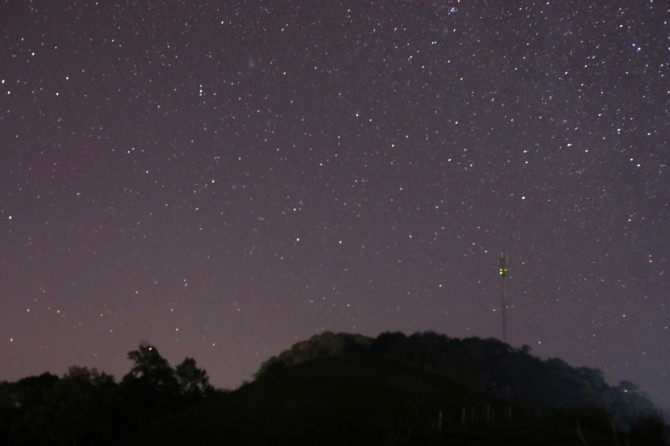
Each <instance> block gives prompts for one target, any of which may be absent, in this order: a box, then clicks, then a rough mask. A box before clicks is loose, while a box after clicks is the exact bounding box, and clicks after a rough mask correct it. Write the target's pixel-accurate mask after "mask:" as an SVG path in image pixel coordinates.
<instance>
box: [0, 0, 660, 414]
mask: <svg viewBox="0 0 670 446" xmlns="http://www.w3.org/2000/svg"><path fill="white" fill-rule="evenodd" d="M669 20H670V8H669V7H668V3H666V2H664V1H660V0H648V1H643V0H637V1H630V0H625V1H624V0H618V1H614V0H612V1H595V0H593V1H583V0H561V1H558V0H554V1H534V0H525V1H514V2H508V1H493V0H472V1H470V0H467V1H466V0H444V1H418V0H417V1H409V0H408V1H398V0H393V1H391V0H390V1H381V0H379V1H372V0H366V1H361V0H351V1H345V0H334V1H326V0H321V1H316V0H293V1H290V0H283V1H279V0H277V1H270V0H248V1H244V0H239V1H232V0H230V1H218V2H217V1H190V0H188V1H186V0H185V1H183V2H177V1H170V0H168V1H160V2H159V1H139V0H138V1H133V0H119V1H114V2H112V1H98V2H96V1H73V0H58V1H53V0H32V1H28V0H4V1H1V2H0V25H1V29H2V35H1V40H0V93H1V96H0V151H1V152H0V167H1V168H0V304H1V305H0V358H2V361H1V365H0V379H7V380H16V379H19V378H21V377H24V376H28V375H35V374H40V373H42V372H44V371H50V372H52V373H57V374H62V373H64V372H66V370H67V368H68V366H71V365H75V364H77V365H82V366H89V367H97V368H98V369H99V370H101V371H105V372H108V373H112V374H114V375H115V376H116V377H117V378H120V377H121V376H122V375H123V374H125V373H127V372H128V371H129V370H130V366H131V363H130V361H129V360H128V359H127V358H126V353H127V352H128V351H130V350H133V349H135V348H136V347H137V345H138V343H139V342H140V341H142V340H145V341H148V342H150V343H152V344H154V345H156V346H157V347H158V348H159V350H160V352H161V354H162V355H163V356H165V357H166V358H167V359H168V360H169V361H170V362H171V363H172V364H173V365H175V364H177V363H178V362H181V360H182V359H183V358H184V357H185V356H190V357H194V358H195V359H196V361H197V362H198V365H199V366H201V367H203V368H205V369H206V370H207V371H208V372H209V374H210V377H211V380H212V383H213V384H215V385H217V386H223V387H228V388H233V387H235V386H237V385H239V384H240V382H242V380H248V379H251V377H252V374H253V373H254V372H255V371H256V370H257V369H258V366H259V365H260V363H261V362H262V361H264V360H266V359H267V358H269V357H270V356H272V355H276V354H278V353H279V352H280V351H282V350H284V349H285V348H288V347H290V346H291V345H292V344H293V343H294V342H296V341H299V340H303V339H306V338H309V337H310V336H312V335H314V334H316V333H319V332H321V331H324V330H331V331H335V332H339V331H345V332H354V333H361V334H365V335H369V336H377V335H378V334H379V333H381V332H383V331H389V330H390V331H395V330H401V331H403V332H405V333H407V334H409V333H413V332H416V331H424V330H435V331H438V332H440V333H444V334H446V335H448V336H450V337H468V336H479V337H484V338H486V337H496V338H502V328H501V327H502V323H501V288H500V284H501V279H500V276H499V275H498V257H499V254H500V252H501V251H504V252H505V253H506V254H507V256H508V262H507V264H508V268H509V273H508V276H507V277H506V278H505V279H504V280H505V285H504V286H505V299H506V301H507V304H508V308H507V311H506V315H507V321H508V328H507V340H508V342H509V343H510V344H511V345H512V346H514V347H516V348H518V347H521V346H522V345H524V344H527V345H529V346H530V347H531V348H532V352H533V353H534V354H536V355H539V356H540V357H542V358H548V357H560V358H562V359H564V360H566V361H567V362H568V363H570V364H572V365H575V366H581V365H586V366H590V367H597V368H600V369H601V370H603V371H604V372H605V375H606V377H607V379H608V381H609V382H610V383H611V384H613V385H616V384H618V382H619V381H620V380H623V379H625V380H630V381H633V382H634V383H636V384H638V385H639V386H640V387H641V388H642V390H644V391H646V392H648V393H649V394H650V396H651V397H652V398H653V399H654V401H655V402H657V403H659V404H661V405H663V406H670V390H668V389H670V375H669V369H670V353H669V350H670V349H669V347H670V271H668V268H670V265H669V264H668V260H669V254H670V169H669V167H668V163H669V162H670V148H669V146H668V144H669V143H668V141H669V140H670V37H669V36H670V22H669Z"/></svg>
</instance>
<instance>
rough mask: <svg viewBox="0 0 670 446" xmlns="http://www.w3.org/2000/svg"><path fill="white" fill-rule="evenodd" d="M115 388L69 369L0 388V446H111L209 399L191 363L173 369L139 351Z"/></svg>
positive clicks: (95, 375) (106, 378) (107, 378)
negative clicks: (0, 445)
mask: <svg viewBox="0 0 670 446" xmlns="http://www.w3.org/2000/svg"><path fill="white" fill-rule="evenodd" d="M128 358H129V359H130V360H131V361H133V366H132V368H131V370H130V372H128V374H126V375H125V376H123V378H122V379H121V381H120V382H116V381H115V379H114V377H113V376H111V375H108V374H105V373H101V372H98V371H97V370H96V369H88V368H85V367H76V366H75V367H71V368H70V369H69V371H68V373H66V374H65V375H64V376H62V377H58V376H56V375H53V374H51V373H44V374H42V375H39V376H31V377H27V378H23V379H20V380H19V381H16V382H2V383H0V444H2V445H7V446H10V445H32V446H38V445H89V444H90V445H110V444H118V443H119V442H120V441H121V439H122V438H124V437H126V436H128V435H132V434H133V433H134V432H135V431H137V430H138V429H140V428H142V427H143V426H145V425H147V424H149V423H152V422H154V421H155V420H160V419H161V418H163V417H165V416H166V415H172V414H175V413H177V412H179V411H182V410H184V409H186V408H188V407H191V406H193V405H195V404H197V403H198V402H200V401H202V400H204V399H205V398H207V397H208V396H211V395H213V394H214V393H215V392H216V391H215V389H214V388H213V387H212V386H211V385H210V384H209V378H208V376H207V372H206V371H205V370H203V369H200V368H198V367H197V365H196V362H195V360H194V359H192V358H186V359H184V360H183V361H182V362H181V363H180V364H179V365H177V366H176V367H175V368H172V367H171V366H170V364H169V363H168V361H167V360H166V359H165V358H163V357H162V356H161V355H160V353H159V352H158V350H157V349H156V348H155V347H153V346H151V345H149V344H147V343H142V344H140V346H139V348H138V349H137V350H133V351H131V352H129V353H128Z"/></svg>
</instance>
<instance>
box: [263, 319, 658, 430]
mask: <svg viewBox="0 0 670 446" xmlns="http://www.w3.org/2000/svg"><path fill="white" fill-rule="evenodd" d="M352 353H354V354H355V353H372V354H378V355H383V356H388V357H391V358H394V359H397V360H400V361H403V362H405V363H408V364H411V365H414V366H416V367H420V368H422V369H424V370H428V371H431V372H434V373H437V374H439V375H442V376H445V377H447V378H450V379H452V380H454V381H456V382H458V383H461V384H463V385H465V386H467V387H468V388H470V389H473V390H476V391H480V392H484V393H486V394H490V395H494V396H496V397H499V398H502V399H504V400H506V401H509V402H511V403H513V404H515V405H516V406H517V407H520V408H525V409H527V411H528V412H535V413H541V412H542V411H543V410H544V409H552V410H553V411H554V412H553V413H556V411H557V410H564V411H572V412H575V411H585V412H588V413H590V414H595V416H598V417H601V418H606V419H607V420H609V421H611V422H613V423H614V424H615V425H616V427H617V428H618V429H620V430H621V431H623V432H631V431H633V433H639V434H644V435H645V436H650V437H654V438H662V437H663V436H664V435H666V430H667V427H666V426H665V423H664V420H663V417H662V414H661V413H660V411H659V410H658V409H657V408H656V407H655V406H654V404H653V403H652V402H651V400H650V399H649V397H648V396H647V395H646V394H645V393H644V392H642V391H640V389H639V388H638V387H637V386H635V384H633V383H631V382H628V381H622V382H621V383H619V385H618V386H610V385H609V384H608V383H607V382H606V381H605V377H604V375H603V373H602V371H600V370H598V369H594V368H589V367H572V366H570V365H569V364H567V363H566V362H565V361H563V360H561V359H558V358H551V359H547V360H541V359H540V358H537V357H535V356H533V355H531V354H530V347H528V346H523V347H521V348H520V349H515V348H513V347H511V346H510V345H509V344H506V343H504V342H502V341H499V340H497V339H480V338H477V337H471V338H465V339H456V338H449V337H447V336H445V335H442V334H438V333H435V332H431V331H428V332H423V333H415V334H413V335H411V336H407V335H405V334H403V333H400V332H386V333H382V334H380V335H379V336H378V337H377V338H370V337H366V336H361V335H354V334H347V333H339V334H334V333H331V332H325V333H322V334H319V335H315V336H313V337H312V338H311V339H309V340H308V341H303V342H299V343H297V344H295V345H294V346H293V347H291V348H290V349H289V350H286V351H284V352H283V353H281V354H280V355H279V356H276V357H272V358H270V359H269V360H267V361H266V362H264V363H263V364H261V367H260V369H259V371H258V372H257V373H256V377H257V378H260V377H262V376H264V375H266V374H268V373H271V372H272V370H276V369H281V368H283V367H289V366H293V365H296V364H300V363H303V362H307V361H311V360H313V359H317V358H323V357H329V356H337V355H344V354H352Z"/></svg>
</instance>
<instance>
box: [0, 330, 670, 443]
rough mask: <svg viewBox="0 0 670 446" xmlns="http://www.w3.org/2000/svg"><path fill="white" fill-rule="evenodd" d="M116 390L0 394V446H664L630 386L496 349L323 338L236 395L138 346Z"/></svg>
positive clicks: (88, 385) (78, 377)
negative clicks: (351, 445) (115, 445)
mask: <svg viewBox="0 0 670 446" xmlns="http://www.w3.org/2000/svg"><path fill="white" fill-rule="evenodd" d="M128 357H129V359H130V360H131V361H133V366H132V368H131V370H130V372H129V373H128V374H127V375H125V376H124V377H123V378H122V380H121V381H120V382H119V383H116V382H115V381H114V379H113V377H111V376H109V375H105V374H104V373H98V372H97V371H91V370H88V369H85V368H78V367H74V368H72V369H71V370H70V372H69V373H68V374H66V375H65V376H63V377H57V376H55V375H51V374H48V373H47V374H43V375H40V376H38V377H28V378H24V379H22V380H19V381H17V382H14V383H7V382H5V383H1V384H0V444H3V445H24V444H25V445H27V444H30V445H40V444H44V445H46V444H49V445H60V444H63V445H73V444H76V445H86V444H95V445H107V444H109V445H112V444H119V445H120V444H124V445H147V444H149V445H152V444H161V445H173V444H174V445H176V444H184V443H189V442H190V443H193V444H240V445H247V444H273V445H282V444H286V445H289V444H291V445H296V444H298V445H301V444H320V445H330V444H333V445H335V444H361V445H440V444H450V445H451V444H455V445H548V444H555V445H625V444H630V445H662V444H668V443H667V440H668V438H667V434H668V428H667V426H666V425H665V424H664V423H663V420H662V417H661V414H660V413H659V411H658V410H657V409H656V408H655V407H654V405H653V404H652V403H651V401H650V400H649V398H648V397H647V396H646V395H644V393H642V392H641V391H639V390H638V389H637V388H636V387H635V386H634V385H633V384H632V383H628V382H623V383H620V384H619V385H618V386H610V385H609V384H607V383H606V381H605V380H604V377H603V374H602V373H601V372H600V371H598V370H596V369H590V368H585V367H577V368H575V367H572V366H570V365H568V364H567V363H565V362H564V361H562V360H559V359H548V360H541V359H539V358H536V357H534V356H532V355H531V354H530V349H528V348H527V347H523V348H521V349H513V348H512V347H510V346H509V345H507V344H504V343H502V342H500V341H497V340H494V339H487V340H483V339H478V338H467V339H453V338H448V337H446V336H444V335H439V334H436V333H433V332H426V333H417V334H413V335H411V336H406V335H404V334H402V333H383V334H381V335H379V336H378V337H377V338H370V337H365V336H361V335H353V334H347V333H339V334H334V333H330V332H325V333H322V334H319V335H315V336H313V337H312V338H310V339H309V340H307V341H302V342H299V343H297V344H295V345H293V346H292V347H291V348H290V349H288V350H286V351H284V352H282V353H281V354H279V355H278V356H276V357H272V358H270V359H268V360H267V361H265V362H264V363H263V364H261V366H260V368H259V370H258V372H257V373H256V375H255V377H254V380H253V381H252V382H250V383H247V384H245V385H243V386H241V387H240V388H239V389H237V390H235V391H224V390H217V389H214V388H212V387H211V386H210V385H209V382H208V379H207V374H206V372H205V371H204V370H202V369H199V368H198V367H197V366H196V364H195V361H194V360H193V359H191V358H186V359H185V360H184V361H183V362H182V363H181V364H179V365H178V366H177V367H176V368H174V369H173V368H172V367H171V366H170V365H169V364H168V363H167V361H166V360H165V359H164V358H162V357H161V356H160V354H159V353H158V350H157V349H156V348H155V347H153V346H150V345H148V344H146V343H143V344H141V345H140V348H139V349H138V350H134V351H132V352H130V353H129V355H128Z"/></svg>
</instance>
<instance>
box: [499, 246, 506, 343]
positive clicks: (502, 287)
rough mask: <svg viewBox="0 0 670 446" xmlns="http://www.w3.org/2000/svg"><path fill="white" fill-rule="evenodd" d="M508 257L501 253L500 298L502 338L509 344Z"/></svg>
mask: <svg viewBox="0 0 670 446" xmlns="http://www.w3.org/2000/svg"><path fill="white" fill-rule="evenodd" d="M506 261H507V257H506V256H505V253H504V252H501V253H500V270H499V273H500V296H501V298H502V337H503V342H507V304H506V303H505V276H506V275H507V266H506Z"/></svg>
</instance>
